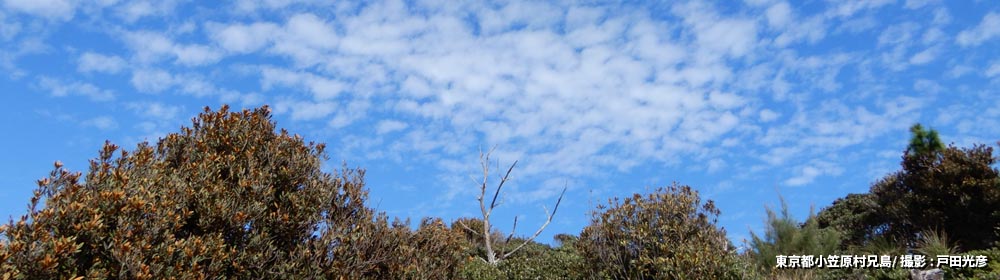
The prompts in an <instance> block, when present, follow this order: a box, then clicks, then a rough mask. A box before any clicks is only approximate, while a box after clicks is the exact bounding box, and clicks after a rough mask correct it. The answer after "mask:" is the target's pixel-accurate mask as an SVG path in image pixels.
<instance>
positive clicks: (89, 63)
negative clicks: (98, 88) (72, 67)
mask: <svg viewBox="0 0 1000 280" xmlns="http://www.w3.org/2000/svg"><path fill="white" fill-rule="evenodd" d="M122 68H125V60H124V59H122V58H121V57H118V56H115V55H103V54H99V53H93V52H85V53H83V54H82V55H80V58H79V60H78V61H77V67H76V70H77V71H79V72H83V73H88V72H101V73H111V74H115V73H118V72H120V71H121V70H122Z"/></svg>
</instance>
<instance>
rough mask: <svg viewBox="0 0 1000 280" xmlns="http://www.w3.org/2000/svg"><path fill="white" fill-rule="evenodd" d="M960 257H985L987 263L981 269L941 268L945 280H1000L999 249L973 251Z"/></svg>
mask: <svg viewBox="0 0 1000 280" xmlns="http://www.w3.org/2000/svg"><path fill="white" fill-rule="evenodd" d="M960 255H970V256H986V258H987V259H988V260H989V263H987V264H986V267H982V268H952V267H942V268H941V269H942V270H944V273H945V276H946V277H947V279H1000V247H993V248H990V249H985V250H973V251H968V252H964V253H961V254H960Z"/></svg>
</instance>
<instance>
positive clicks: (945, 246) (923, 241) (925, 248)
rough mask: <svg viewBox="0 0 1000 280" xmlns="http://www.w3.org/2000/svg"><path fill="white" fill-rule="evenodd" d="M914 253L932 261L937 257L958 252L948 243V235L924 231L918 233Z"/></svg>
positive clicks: (935, 231)
mask: <svg viewBox="0 0 1000 280" xmlns="http://www.w3.org/2000/svg"><path fill="white" fill-rule="evenodd" d="M914 251H915V252H917V253H920V254H923V255H924V256H927V259H928V260H932V259H934V257H935V256H938V255H951V254H954V253H957V252H958V248H957V247H955V246H953V245H952V244H951V242H948V234H947V233H944V232H941V231H937V230H926V231H923V232H920V237H919V238H918V239H917V246H916V248H915V249H914Z"/></svg>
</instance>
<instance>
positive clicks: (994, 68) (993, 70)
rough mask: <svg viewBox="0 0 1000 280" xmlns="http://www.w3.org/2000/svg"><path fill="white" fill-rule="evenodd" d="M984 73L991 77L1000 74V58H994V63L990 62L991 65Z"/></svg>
mask: <svg viewBox="0 0 1000 280" xmlns="http://www.w3.org/2000/svg"><path fill="white" fill-rule="evenodd" d="M983 75H986V77H990V78H993V77H997V76H1000V60H994V61H993V63H991V64H990V67H989V68H987V69H986V72H984V73H983Z"/></svg>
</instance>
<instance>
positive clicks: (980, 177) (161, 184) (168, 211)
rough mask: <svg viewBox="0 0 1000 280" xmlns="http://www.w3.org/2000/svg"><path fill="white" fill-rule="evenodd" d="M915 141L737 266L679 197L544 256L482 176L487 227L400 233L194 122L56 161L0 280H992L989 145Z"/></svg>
mask: <svg viewBox="0 0 1000 280" xmlns="http://www.w3.org/2000/svg"><path fill="white" fill-rule="evenodd" d="M912 133H913V135H912V141H911V143H910V145H909V147H908V148H907V149H906V150H905V151H904V152H903V155H902V157H901V167H902V168H901V170H899V171H897V172H894V173H892V174H889V175H886V176H885V177H884V178H881V179H878V180H876V181H875V183H874V184H873V185H872V186H871V189H870V191H869V192H867V193H862V194H849V195H847V196H845V197H843V198H841V199H838V200H837V201H835V202H834V203H833V204H832V205H830V206H828V207H825V208H823V209H821V210H820V211H819V212H818V213H815V214H814V215H810V216H809V217H807V218H806V219H805V220H804V221H802V222H800V221H797V220H795V219H794V218H793V217H791V216H790V215H789V214H788V211H787V208H786V207H784V205H782V209H780V210H779V211H775V210H774V209H765V211H766V213H767V214H768V217H769V218H768V221H767V229H766V231H765V232H764V233H761V235H758V234H757V233H754V234H753V240H751V241H749V242H748V244H746V245H748V246H749V249H747V250H746V251H744V252H740V251H737V250H736V248H737V244H731V243H730V242H729V240H728V239H726V232H725V231H724V229H722V228H720V227H719V226H718V225H717V219H718V217H719V216H720V215H721V214H722V213H721V211H720V210H719V209H718V208H717V207H716V205H715V204H714V202H712V201H710V200H708V201H703V200H702V199H701V198H700V197H699V194H698V192H697V191H695V190H694V189H692V188H691V187H689V186H685V185H681V184H677V183H675V184H673V185H670V186H666V187H661V188H657V189H655V190H653V191H652V192H650V193H646V194H635V195H633V196H629V197H626V198H611V199H609V200H607V203H604V204H600V205H598V206H597V207H596V208H595V209H594V210H593V212H592V214H591V221H590V224H589V225H588V226H587V227H585V228H584V229H583V231H582V232H581V233H579V234H578V235H577V234H558V235H556V236H555V240H556V245H555V246H550V245H546V244H541V243H538V242H535V241H534V238H535V237H536V236H537V234H536V235H534V236H528V237H519V236H513V235H511V234H509V233H508V234H504V233H503V232H501V231H500V230H498V229H496V228H494V227H493V226H492V225H491V221H490V215H489V213H490V212H491V211H492V208H493V207H495V206H496V205H495V203H487V202H488V201H490V200H489V198H490V195H491V194H492V196H493V200H494V201H495V197H496V194H498V193H500V192H501V188H502V184H503V182H501V183H500V185H499V186H496V187H495V188H490V186H488V185H487V183H486V181H485V180H484V182H483V185H482V186H481V188H482V189H481V190H482V194H483V195H482V196H480V198H479V199H480V205H481V206H482V208H483V209H482V213H483V215H482V216H481V217H466V218H461V219H457V220H455V221H443V220H441V219H440V218H433V217H428V218H423V219H421V220H420V222H419V223H418V224H417V225H416V227H411V226H410V223H411V221H409V220H399V219H392V220H390V218H389V217H387V215H386V214H385V213H382V212H378V211H376V210H374V209H371V208H369V207H368V206H367V205H366V202H367V200H368V193H367V190H366V189H365V172H364V170H362V169H353V168H347V167H346V166H345V167H342V168H341V169H340V170H338V171H336V172H333V173H327V172H324V171H321V170H320V165H321V162H323V161H324V160H326V159H327V158H326V154H325V152H324V150H325V146H324V144H321V143H313V142H307V141H305V140H304V139H302V137H300V136H298V135H295V134H290V133H289V132H287V131H285V130H278V129H276V125H275V123H274V122H273V121H272V120H271V115H270V110H269V109H268V108H267V107H262V108H257V109H254V110H243V111H240V112H230V111H229V109H228V107H223V108H221V109H220V110H218V111H212V110H210V109H208V108H206V109H205V111H204V112H203V113H202V114H200V115H199V116H198V117H197V118H195V120H194V121H193V123H192V124H191V126H190V127H182V128H181V129H180V131H179V132H177V133H172V134H169V135H167V136H165V137H163V138H161V139H160V140H159V141H157V142H156V143H155V144H150V143H141V144H139V145H138V146H136V147H135V148H133V149H131V150H127V149H122V148H120V147H118V146H116V145H114V144H111V143H106V144H105V145H104V147H103V148H101V149H100V151H99V153H98V156H97V157H96V158H95V159H93V160H91V162H90V167H89V170H87V172H86V173H85V174H84V173H81V172H73V171H70V170H66V169H65V168H63V166H62V164H60V163H59V162H56V163H55V164H54V169H53V170H52V172H51V173H50V174H49V175H48V176H47V177H46V178H44V179H41V180H39V181H38V182H37V184H38V187H37V189H36V191H35V193H34V196H33V197H32V198H31V201H30V203H29V205H30V206H29V209H28V210H27V213H26V214H24V215H23V216H21V217H20V218H19V219H16V220H12V221H10V222H9V223H8V224H6V225H3V226H2V227H0V279H83V278H86V279H105V278H114V279H208V278H211V279H216V278H225V279H317V278H319V279H908V278H909V277H910V271H908V270H906V269H903V268H893V269H859V268H856V269H839V270H838V269H776V268H775V267H776V259H777V256H779V255H817V256H819V255H835V254H851V255H860V254H888V255H901V254H923V255H925V256H926V257H927V260H928V263H931V260H933V259H934V258H935V257H936V255H941V254H970V255H984V256H988V257H989V262H990V263H989V265H988V266H986V267H984V268H976V269H969V268H965V269H954V268H946V269H945V271H944V272H945V274H946V275H947V276H946V277H947V278H948V279H962V278H970V279H998V278H1000V263H998V261H1000V259H998V258H1000V248H998V245H1000V244H998V241H1000V228H998V225H1000V179H998V171H997V169H996V168H995V167H994V166H995V165H996V158H995V157H994V156H993V154H992V152H993V149H992V147H989V146H984V145H976V146H973V147H968V148H961V147H954V146H945V145H943V144H942V142H941V140H940V139H938V136H937V133H936V132H934V131H933V130H928V129H925V128H923V127H921V126H919V125H916V126H914V127H913V129H912ZM487 156H488V154H487ZM513 169H514V166H513V165H512V166H511V167H510V168H509V169H508V170H507V174H508V175H509V174H510V172H512V170H513ZM487 173H488V168H486V167H485V165H484V177H485V175H488V174H487ZM504 177H506V176H504ZM491 190H495V191H491ZM560 201H561V197H560ZM558 205H559V201H556V203H555V207H554V208H553V211H552V212H551V213H550V214H549V215H550V216H549V217H548V218H549V220H551V219H552V218H553V217H554V215H557V213H556V210H557V209H558ZM556 219H558V217H556ZM543 229H544V226H543V227H542V228H540V229H538V232H539V233H540V232H541V231H542V230H543Z"/></svg>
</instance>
